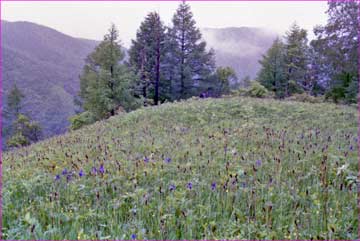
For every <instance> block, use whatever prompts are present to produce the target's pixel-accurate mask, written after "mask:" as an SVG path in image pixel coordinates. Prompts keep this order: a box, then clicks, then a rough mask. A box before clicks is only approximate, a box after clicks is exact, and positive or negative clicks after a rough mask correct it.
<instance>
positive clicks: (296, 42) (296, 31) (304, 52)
mask: <svg viewBox="0 0 360 241" xmlns="http://www.w3.org/2000/svg"><path fill="white" fill-rule="evenodd" d="M285 51H286V52H285V65H286V69H287V70H286V79H287V83H286V88H285V96H289V95H291V94H294V93H296V92H301V91H302V90H303V89H306V90H308V89H309V87H308V85H307V81H306V80H307V79H306V74H307V65H308V46H307V32H306V30H305V29H301V28H300V27H299V26H298V25H297V24H296V23H294V24H293V25H292V26H291V27H290V30H289V31H288V32H287V33H286V36H285Z"/></svg>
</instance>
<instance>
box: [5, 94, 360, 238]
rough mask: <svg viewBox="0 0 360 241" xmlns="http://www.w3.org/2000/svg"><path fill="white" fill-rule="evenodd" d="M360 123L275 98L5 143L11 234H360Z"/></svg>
mask: <svg viewBox="0 0 360 241" xmlns="http://www.w3.org/2000/svg"><path fill="white" fill-rule="evenodd" d="M356 131H357V111H356V109H355V108H352V107H347V106H340V105H334V104H325V103H324V104H307V103H298V102H281V101H275V100H269V99H252V98H227V99H205V100H188V101H184V102H179V103H173V104H164V105H161V106H159V107H148V108H143V109H139V110H136V111H134V112H131V113H128V114H124V115H119V116H115V117H112V118H110V119H108V120H106V121H101V122H97V123H95V124H94V125H91V126H87V127H84V128H83V129H80V130H78V131H74V132H71V133H67V134H65V135H62V136H58V137H54V138H51V139H49V140H45V141H42V142H40V143H37V144H34V145H32V146H29V147H25V148H22V149H18V150H15V151H11V152H6V153H4V155H3V233H4V235H5V236H4V237H5V238H6V239H83V240H85V239H134V238H136V239H326V238H328V237H331V239H355V238H356V236H357V225H358V223H357V220H358V216H357V215H358V214H357V209H356V205H357V198H356V195H357V194H356V173H357V147H356V141H357V139H356ZM325 188H326V189H325ZM325 190H326V191H325ZM325 210H326V211H325ZM325 220H326V221H325ZM327 225H328V226H327ZM31 230H32V231H31ZM331 230H333V231H331Z"/></svg>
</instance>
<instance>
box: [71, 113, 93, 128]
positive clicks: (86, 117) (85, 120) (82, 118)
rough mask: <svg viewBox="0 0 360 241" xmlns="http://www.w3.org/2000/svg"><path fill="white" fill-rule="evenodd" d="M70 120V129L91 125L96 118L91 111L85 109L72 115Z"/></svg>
mask: <svg viewBox="0 0 360 241" xmlns="http://www.w3.org/2000/svg"><path fill="white" fill-rule="evenodd" d="M69 121H70V123H71V126H70V130H77V129H80V128H81V127H83V126H85V125H90V124H92V123H94V122H95V121H96V120H95V117H94V116H93V115H92V114H91V113H90V112H88V111H85V112H82V113H80V114H77V115H74V116H72V117H70V118H69Z"/></svg>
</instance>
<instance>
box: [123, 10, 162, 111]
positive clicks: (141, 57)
mask: <svg viewBox="0 0 360 241" xmlns="http://www.w3.org/2000/svg"><path fill="white" fill-rule="evenodd" d="M129 55H130V59H129V62H130V65H131V66H132V67H133V69H134V70H135V73H136V74H137V75H138V76H139V79H140V81H139V83H138V85H137V87H138V91H139V92H140V94H141V95H142V96H143V97H144V98H145V99H146V98H147V97H148V96H149V95H150V96H152V97H153V100H154V104H155V105H157V104H158V102H159V99H160V98H161V99H166V98H167V96H168V93H166V92H167V88H166V86H167V84H166V83H164V81H165V79H164V78H163V75H162V73H161V71H162V66H163V65H164V58H163V57H164V55H165V28H164V26H163V23H162V22H161V20H160V16H159V14H157V13H155V12H152V13H149V14H148V15H147V16H146V18H145V20H144V22H142V23H141V26H140V29H139V30H138V31H137V34H136V40H133V41H132V46H131V48H130V50H129Z"/></svg>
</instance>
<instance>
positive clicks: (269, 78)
mask: <svg viewBox="0 0 360 241" xmlns="http://www.w3.org/2000/svg"><path fill="white" fill-rule="evenodd" d="M285 54H286V51H285V45H284V43H283V42H282V41H281V40H280V39H279V38H277V39H276V40H275V41H274V43H273V44H272V46H271V47H270V49H269V50H268V51H267V52H266V54H265V55H264V56H263V58H262V60H260V61H259V63H260V64H261V69H260V71H259V72H258V76H257V81H258V82H260V83H261V84H262V85H263V86H265V87H266V88H267V89H268V90H271V91H273V92H275V95H276V97H278V98H284V97H285V96H286V88H287V71H288V70H287V68H286V62H285V61H286V55H285Z"/></svg>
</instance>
